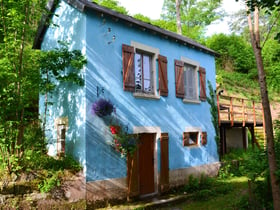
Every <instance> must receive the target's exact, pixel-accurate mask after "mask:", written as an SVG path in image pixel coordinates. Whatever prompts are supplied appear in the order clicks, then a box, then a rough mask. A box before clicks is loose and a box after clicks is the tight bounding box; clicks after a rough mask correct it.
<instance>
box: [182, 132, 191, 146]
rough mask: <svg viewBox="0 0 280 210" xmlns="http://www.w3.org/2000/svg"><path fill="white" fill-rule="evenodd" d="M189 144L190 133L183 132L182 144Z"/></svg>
mask: <svg viewBox="0 0 280 210" xmlns="http://www.w3.org/2000/svg"><path fill="white" fill-rule="evenodd" d="M189 145H190V133H189V132H183V146H189Z"/></svg>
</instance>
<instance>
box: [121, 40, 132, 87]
mask: <svg viewBox="0 0 280 210" xmlns="http://www.w3.org/2000/svg"><path fill="white" fill-rule="evenodd" d="M122 59H123V89H124V90H125V91H130V92H134V91H135V73H134V68H135V67H134V48H133V47H132V46H128V45H125V44H123V45H122Z"/></svg>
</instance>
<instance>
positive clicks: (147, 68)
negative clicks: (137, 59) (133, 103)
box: [143, 55, 152, 92]
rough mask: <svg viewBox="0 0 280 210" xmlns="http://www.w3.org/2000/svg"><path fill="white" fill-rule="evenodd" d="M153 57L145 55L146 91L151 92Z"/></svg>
mask: <svg viewBox="0 0 280 210" xmlns="http://www.w3.org/2000/svg"><path fill="white" fill-rule="evenodd" d="M150 60H151V57H150V56H148V55H143V72H144V91H145V92H151V91H152V89H151V65H150Z"/></svg>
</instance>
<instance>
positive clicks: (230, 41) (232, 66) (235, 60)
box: [206, 34, 256, 73]
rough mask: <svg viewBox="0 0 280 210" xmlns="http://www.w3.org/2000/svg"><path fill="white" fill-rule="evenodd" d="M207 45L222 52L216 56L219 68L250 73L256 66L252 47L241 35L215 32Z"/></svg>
mask: <svg viewBox="0 0 280 210" xmlns="http://www.w3.org/2000/svg"><path fill="white" fill-rule="evenodd" d="M206 45H207V46H208V47H209V48H211V49H213V50H215V51H216V52H218V53H220V57H218V58H216V63H217V68H218V69H223V70H228V71H237V72H242V73H249V72H250V71H251V70H252V69H254V68H256V65H255V61H254V53H253V50H252V47H251V46H250V44H249V43H248V42H246V41H245V40H244V39H243V38H242V37H241V36H237V35H235V34H231V35H225V34H215V35H213V36H211V37H209V38H208V39H207V41H206Z"/></svg>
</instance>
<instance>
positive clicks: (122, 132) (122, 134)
mask: <svg viewBox="0 0 280 210" xmlns="http://www.w3.org/2000/svg"><path fill="white" fill-rule="evenodd" d="M110 130H111V133H112V135H113V141H112V146H113V147H114V148H115V150H116V151H117V152H119V153H121V156H122V157H126V156H127V154H128V153H129V154H131V155H132V154H133V153H134V152H135V151H136V149H137V144H138V136H137V135H136V134H128V133H127V131H126V129H125V128H124V126H121V124H118V125H113V126H112V125H111V126H110Z"/></svg>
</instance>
